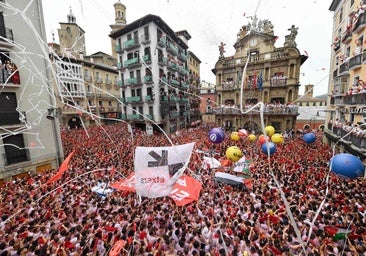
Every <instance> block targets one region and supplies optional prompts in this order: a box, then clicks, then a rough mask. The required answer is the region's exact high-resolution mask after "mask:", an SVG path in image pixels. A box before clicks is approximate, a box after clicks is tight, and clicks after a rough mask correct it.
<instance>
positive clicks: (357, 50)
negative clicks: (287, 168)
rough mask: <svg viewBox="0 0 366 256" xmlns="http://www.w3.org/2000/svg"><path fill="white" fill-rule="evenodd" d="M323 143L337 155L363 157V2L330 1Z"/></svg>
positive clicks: (365, 66)
mask: <svg viewBox="0 0 366 256" xmlns="http://www.w3.org/2000/svg"><path fill="white" fill-rule="evenodd" d="M329 11H331V12H333V13H334V16H333V32H332V35H333V37H332V38H333V44H332V49H331V61H330V70H331V71H332V75H331V76H330V77H329V88H328V95H329V97H328V109H327V119H326V122H327V123H326V129H325V137H324V139H325V141H326V142H327V143H328V144H329V145H331V146H332V148H333V147H334V148H335V150H336V152H349V153H352V154H354V155H357V156H359V157H360V158H361V159H365V157H366V51H365V50H366V47H365V39H366V29H365V27H366V14H365V11H366V2H365V1H357V0H342V1H341V0H333V1H332V2H331V5H330V7H329Z"/></svg>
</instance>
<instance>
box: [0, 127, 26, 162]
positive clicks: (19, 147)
mask: <svg viewBox="0 0 366 256" xmlns="http://www.w3.org/2000/svg"><path fill="white" fill-rule="evenodd" d="M3 145H4V149H5V159H4V160H5V165H10V164H16V163H20V162H24V161H29V160H30V158H29V154H28V151H27V150H26V149H25V148H24V138H23V134H17V135H10V136H4V137H3Z"/></svg>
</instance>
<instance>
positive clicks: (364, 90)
mask: <svg viewBox="0 0 366 256" xmlns="http://www.w3.org/2000/svg"><path fill="white" fill-rule="evenodd" d="M365 102H366V82H363V81H362V80H361V79H359V80H358V81H357V83H355V84H353V85H352V86H351V87H350V88H349V90H348V91H347V93H346V95H345V96H344V103H345V104H348V105H363V104H365Z"/></svg>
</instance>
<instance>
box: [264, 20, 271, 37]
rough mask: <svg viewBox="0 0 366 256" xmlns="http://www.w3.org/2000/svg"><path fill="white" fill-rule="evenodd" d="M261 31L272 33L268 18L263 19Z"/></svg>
mask: <svg viewBox="0 0 366 256" xmlns="http://www.w3.org/2000/svg"><path fill="white" fill-rule="evenodd" d="M263 33H265V34H270V35H273V25H272V22H271V21H269V20H263Z"/></svg>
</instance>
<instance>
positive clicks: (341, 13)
mask: <svg viewBox="0 0 366 256" xmlns="http://www.w3.org/2000/svg"><path fill="white" fill-rule="evenodd" d="M342 19H343V7H342V8H341V9H340V10H339V23H341V22H342Z"/></svg>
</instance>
